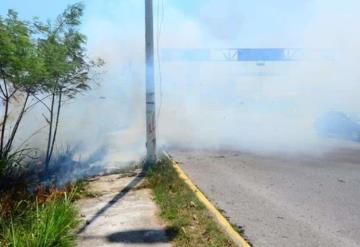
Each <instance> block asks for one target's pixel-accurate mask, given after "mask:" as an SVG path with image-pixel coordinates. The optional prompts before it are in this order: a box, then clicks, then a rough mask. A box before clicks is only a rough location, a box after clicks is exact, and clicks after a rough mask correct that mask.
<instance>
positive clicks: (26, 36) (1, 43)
mask: <svg viewBox="0 0 360 247" xmlns="http://www.w3.org/2000/svg"><path fill="white" fill-rule="evenodd" d="M31 35H32V30H31V27H30V25H29V24H28V23H27V22H24V21H20V20H19V19H18V16H17V13H16V12H15V11H13V10H9V11H8V14H7V16H6V18H1V16H0V37H1V38H0V98H1V102H2V105H3V116H2V122H1V136H0V160H1V161H3V160H6V159H7V158H8V156H9V153H10V151H11V149H12V146H13V142H14V139H15V136H16V133H17V131H18V129H19V125H20V123H21V120H22V119H23V116H24V114H25V112H26V111H27V110H28V109H29V108H28V107H27V106H28V103H29V98H30V97H31V95H33V94H35V93H36V91H37V90H39V88H40V87H41V83H42V82H43V81H44V75H45V73H46V71H45V67H44V61H43V59H42V58H41V57H40V56H39V54H38V50H37V46H36V45H34V43H33V41H32V39H31ZM15 105H16V106H17V107H14V106H15ZM11 111H12V112H11ZM10 113H12V118H13V121H12V123H13V124H12V125H10V124H9V116H10Z"/></svg>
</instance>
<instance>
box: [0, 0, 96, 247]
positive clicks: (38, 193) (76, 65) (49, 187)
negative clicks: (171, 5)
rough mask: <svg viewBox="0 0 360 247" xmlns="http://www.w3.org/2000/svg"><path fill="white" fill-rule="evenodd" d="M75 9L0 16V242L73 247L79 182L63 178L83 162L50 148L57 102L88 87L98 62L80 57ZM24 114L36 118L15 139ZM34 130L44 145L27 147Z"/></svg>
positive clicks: (81, 38) (82, 42)
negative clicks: (49, 16)
mask: <svg viewBox="0 0 360 247" xmlns="http://www.w3.org/2000/svg"><path fill="white" fill-rule="evenodd" d="M83 11H84V6H83V4H80V3H77V4H74V5H71V6H69V7H68V8H67V9H65V11H64V12H63V13H62V14H60V15H59V16H58V17H57V18H56V19H55V20H53V21H47V22H42V21H41V20H40V19H38V18H34V19H33V20H31V21H25V20H21V19H19V17H18V14H17V12H16V11H14V10H9V11H8V14H7V15H6V16H0V131H1V132H0V246H4V247H7V246H9V247H10V246H11V247H55V246H61V247H63V246H65V247H66V246H74V241H75V236H74V234H73V232H74V228H75V227H76V226H77V225H78V223H79V222H78V220H77V217H76V210H75V208H74V206H73V201H74V200H76V199H77V198H78V197H80V196H81V195H82V194H83V193H85V192H84V189H83V187H84V183H80V182H79V183H77V184H75V185H74V184H68V183H67V182H63V181H64V180H65V179H63V178H64V177H66V176H67V174H69V173H71V172H72V171H74V170H81V169H87V168H86V167H83V164H81V163H79V162H77V161H74V160H73V159H72V156H71V155H72V152H71V150H66V152H63V153H61V154H60V150H56V147H57V145H56V144H57V136H58V135H59V128H60V126H61V125H60V124H59V123H60V122H61V120H62V118H61V117H62V112H63V108H64V107H66V105H65V103H69V101H71V100H72V99H74V98H76V97H77V96H78V95H79V94H81V93H83V92H86V91H87V90H89V89H90V88H91V85H92V84H93V83H95V82H96V78H97V76H98V75H99V68H100V67H101V66H102V65H103V61H102V60H100V59H98V60H91V59H89V58H88V56H87V53H86V49H85V46H86V37H85V35H83V34H82V33H81V32H80V31H79V26H80V24H81V17H82V15H83ZM35 109H36V110H35ZM28 115H30V116H31V117H32V118H35V119H42V121H43V122H42V124H40V126H39V129H38V130H35V131H34V133H33V134H31V135H30V136H29V137H26V138H24V136H22V138H21V140H24V139H25V141H23V142H20V141H19V140H20V139H19V136H18V135H19V134H18V133H19V132H21V130H22V129H24V130H27V128H29V126H27V125H26V124H24V118H26V116H28ZM40 131H41V132H42V133H43V135H41V136H43V137H44V140H43V142H41V143H44V144H43V147H41V148H39V143H37V147H36V148H35V147H33V146H32V145H31V138H32V137H33V136H34V135H36V134H38V133H39V132H40ZM25 132H26V131H25ZM54 153H57V154H56V155H54ZM64 164H66V165H64Z"/></svg>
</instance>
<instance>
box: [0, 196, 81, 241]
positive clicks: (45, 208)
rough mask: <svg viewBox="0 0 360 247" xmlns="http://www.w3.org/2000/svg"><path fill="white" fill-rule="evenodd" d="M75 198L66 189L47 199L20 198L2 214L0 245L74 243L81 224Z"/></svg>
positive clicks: (0, 220) (0, 219)
mask: <svg viewBox="0 0 360 247" xmlns="http://www.w3.org/2000/svg"><path fill="white" fill-rule="evenodd" d="M78 223H79V221H78V220H77V212H76V210H75V208H74V206H73V203H72V198H71V196H70V197H69V196H68V195H67V194H66V193H64V194H63V196H61V197H57V198H55V199H54V200H51V201H49V202H46V203H41V204H40V203H38V202H37V201H29V199H26V200H23V201H19V202H17V203H16V205H15V207H14V208H13V209H12V211H11V213H10V214H9V215H2V216H1V218H0V246H4V247H10V246H11V247H70V246H74V245H75V235H74V233H73V229H74V228H75V227H76V226H77V225H78Z"/></svg>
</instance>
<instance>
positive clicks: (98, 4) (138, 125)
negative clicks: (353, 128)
mask: <svg viewBox="0 0 360 247" xmlns="http://www.w3.org/2000/svg"><path fill="white" fill-rule="evenodd" d="M184 2H185V1H184ZM187 2H188V3H186V4H185V3H183V1H175V0H171V1H165V0H164V1H162V0H158V1H155V3H154V4H155V6H154V10H155V14H154V19H155V38H156V42H155V44H156V51H158V54H157V56H156V68H157V72H156V73H157V78H156V81H157V82H156V83H157V107H158V119H157V120H158V131H159V132H158V137H159V144H160V145H161V146H162V147H165V148H166V147H173V146H175V147H197V148H236V149H241V150H250V151H256V152H259V151H261V152H263V151H266V152H269V151H271V152H273V151H276V152H279V151H281V152H305V151H306V152H310V151H314V150H315V151H323V150H328V148H330V147H333V146H334V145H335V144H334V143H336V142H334V141H327V140H323V139H321V138H319V137H318V136H317V134H316V132H315V129H314V121H315V119H316V118H317V116H319V115H320V114H322V113H324V112H326V111H329V110H339V111H343V112H346V113H347V114H353V115H354V116H356V115H357V113H358V112H359V110H358V109H357V108H358V106H359V103H360V102H359V97H358V95H359V93H360V87H359V79H360V70H359V68H358V67H359V65H358V61H359V60H358V58H359V55H360V47H359V44H360V42H359V41H360V40H359V37H360V30H359V29H358V28H356V23H359V17H358V14H357V13H356V9H358V7H359V4H358V3H357V2H356V1H350V0H348V1H344V3H343V4H339V3H338V1H324V0H307V1H280V0H275V1H260V0H259V1H248V2H247V3H243V2H241V1H237V0H226V1H215V0H212V1H205V0H203V1H198V2H196V3H192V1H187ZM270 2H271V3H270ZM192 4H193V6H192ZM143 12H144V7H143V1H137V0H129V1H112V0H111V1H106V2H104V1H91V2H89V4H88V6H87V12H86V13H87V14H86V17H85V22H84V25H83V30H84V32H85V33H86V34H87V35H88V37H89V47H88V49H89V52H90V53H91V55H93V56H99V57H102V58H103V59H104V60H105V61H106V68H105V69H106V71H107V72H106V73H105V74H104V77H103V82H102V83H101V85H99V86H98V87H96V88H95V90H94V91H92V92H91V93H90V94H88V95H86V96H83V97H81V98H79V99H77V100H75V101H74V102H72V103H71V104H69V105H68V109H67V110H66V112H65V114H64V120H63V122H62V123H61V124H62V132H61V138H60V139H59V146H61V145H65V144H67V143H78V142H81V143H82V144H83V148H82V150H81V152H79V154H78V156H79V157H80V156H82V157H85V156H86V155H90V154H91V153H93V152H95V151H96V150H98V149H99V148H100V147H105V149H104V150H106V151H105V153H106V154H105V158H104V159H103V162H104V163H111V164H113V165H115V166H118V165H119V164H128V163H129V162H132V161H134V160H139V159H140V158H141V157H143V155H144V153H145V133H144V129H145V119H144V118H145V108H144V107H145V102H144V96H145V92H144V64H143V63H144V15H143ZM159 28H161V30H159ZM237 47H239V48H267V47H270V48H273V47H274V48H277V47H283V48H304V49H309V50H311V49H315V50H319V49H320V50H321V49H325V50H328V51H330V53H331V59H311V58H309V59H305V60H303V61H297V62H265V63H260V64H259V63H256V62H213V61H202V62H194V61H192V62H189V61H171V62H169V61H166V60H165V59H163V57H162V52H161V51H162V49H164V48H174V49H176V48H181V49H193V48H214V49H215V48H237Z"/></svg>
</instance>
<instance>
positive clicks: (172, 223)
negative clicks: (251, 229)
mask: <svg viewBox="0 0 360 247" xmlns="http://www.w3.org/2000/svg"><path fill="white" fill-rule="evenodd" d="M148 180H149V182H150V185H151V187H152V188H153V190H154V194H155V201H156V202H157V203H158V204H159V206H160V216H161V217H162V218H163V219H164V220H165V221H166V223H167V224H168V226H169V229H171V230H170V231H169V236H170V238H171V239H172V241H173V244H174V245H175V246H199V247H201V246H204V247H205V246H207V247H208V246H213V247H215V246H219V247H220V246H221V247H224V246H236V245H235V244H234V243H233V242H232V241H231V240H230V239H229V238H228V237H227V236H226V235H225V234H224V233H223V232H222V231H221V229H220V227H219V226H218V225H217V224H216V223H215V221H214V220H213V218H212V217H211V216H210V214H209V212H208V211H207V209H206V208H205V206H204V205H203V204H202V203H201V202H200V201H199V200H198V199H197V197H196V196H195V194H194V193H193V192H192V191H191V190H190V188H189V187H188V186H187V185H186V184H185V183H184V182H183V181H182V180H181V179H180V178H179V177H178V174H177V173H176V171H175V169H174V168H173V166H172V165H171V161H170V160H168V159H163V160H162V161H160V162H159V164H158V165H157V166H155V167H154V168H152V169H151V170H150V172H149V175H148Z"/></svg>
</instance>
